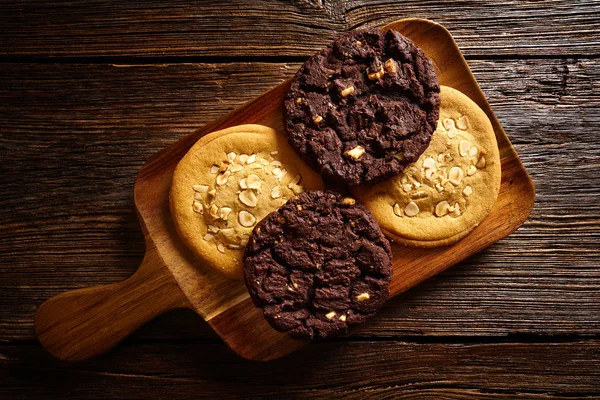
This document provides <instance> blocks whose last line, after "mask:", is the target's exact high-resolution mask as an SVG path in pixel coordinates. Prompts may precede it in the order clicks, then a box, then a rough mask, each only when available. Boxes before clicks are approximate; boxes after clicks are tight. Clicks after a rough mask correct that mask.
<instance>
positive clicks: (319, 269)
mask: <svg viewBox="0 0 600 400" xmlns="http://www.w3.org/2000/svg"><path fill="white" fill-rule="evenodd" d="M391 262H392V254H391V249H390V245H389V242H388V241H387V239H386V238H385V237H384V236H383V234H382V233H381V230H380V229H379V227H378V226H377V223H376V222H375V220H374V219H373V217H372V216H371V214H370V213H369V211H368V210H367V209H366V208H365V207H363V206H362V205H360V204H358V203H357V202H356V201H355V200H354V199H353V198H350V197H342V196H340V195H339V194H337V193H335V192H331V191H325V192H322V191H312V192H305V193H302V194H300V195H299V196H298V197H296V198H293V199H291V200H290V201H288V202H287V203H286V204H285V205H284V206H283V207H281V208H280V209H278V210H277V211H274V212H273V213H271V214H269V215H268V216H267V217H266V218H264V219H263V220H262V221H261V222H260V223H258V224H257V225H256V227H255V228H254V231H253V233H252V236H251V237H250V241H249V243H248V246H247V247H246V253H245V255H244V275H245V281H246V286H247V287H248V291H249V292H250V297H251V298H252V300H253V301H254V304H255V305H256V306H257V307H260V308H262V309H263V313H264V316H265V318H266V320H267V321H268V322H269V323H270V324H271V326H273V328H275V329H277V330H279V331H283V332H288V333H289V334H290V335H291V336H292V337H295V338H300V339H322V338H326V337H331V336H335V335H339V334H342V333H345V332H346V331H347V329H348V325H351V324H355V323H359V322H363V321H365V320H366V319H368V318H369V317H371V316H372V315H374V314H375V312H376V311H377V310H378V309H379V308H380V307H381V305H382V304H383V303H384V302H385V300H386V299H387V297H388V294H389V288H388V285H389V282H390V279H391V276H392V263H391Z"/></svg>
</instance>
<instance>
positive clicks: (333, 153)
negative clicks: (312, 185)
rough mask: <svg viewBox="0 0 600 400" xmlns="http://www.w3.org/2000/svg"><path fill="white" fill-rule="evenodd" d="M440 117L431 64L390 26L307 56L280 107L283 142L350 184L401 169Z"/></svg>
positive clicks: (381, 177) (418, 150) (349, 36)
mask: <svg viewBox="0 0 600 400" xmlns="http://www.w3.org/2000/svg"><path fill="white" fill-rule="evenodd" d="M438 114H439V84H438V79H437V75H436V73H435V70H434V68H433V64H432V62H431V60H430V59H429V58H427V57H426V56H425V54H424V53H423V51H422V50H421V49H420V48H419V47H417V46H416V45H415V44H414V43H413V42H412V41H411V40H409V39H407V38H406V37H404V36H402V35H401V34H400V33H398V32H396V31H392V30H388V31H380V30H377V29H371V30H361V31H354V32H351V33H349V34H346V35H344V36H342V37H340V38H338V39H337V40H336V41H335V42H333V43H332V44H331V45H329V46H328V47H326V48H325V49H323V50H322V51H320V52H319V53H317V54H315V55H314V56H313V57H311V58H310V59H309V60H308V61H307V62H306V63H305V64H304V65H303V66H302V67H301V68H300V70H299V71H298V72H297V73H296V75H295V77H294V79H293V81H292V84H291V87H290V90H289V91H288V93H287V95H286V99H285V104H284V127H285V130H286V132H287V134H288V135H289V137H290V143H291V144H292V146H294V148H295V149H296V150H297V151H298V152H299V153H300V154H301V155H302V156H303V158H304V159H305V160H306V161H307V162H309V163H310V164H311V165H312V166H313V167H315V168H317V169H318V170H319V171H320V172H321V174H322V175H323V176H324V177H325V178H327V179H330V180H334V181H343V182H345V183H347V184H349V185H358V184H363V183H376V182H380V181H382V180H384V179H386V178H389V177H391V176H393V175H397V174H398V173H400V172H401V171H402V170H403V169H404V167H405V166H406V165H408V164H410V163H411V162H414V161H416V160H417V159H418V157H419V156H420V155H421V153H422V152H423V151H424V150H425V148H427V145H428V144H429V140H430V138H431V134H432V133H433V131H434V130H435V127H436V122H437V119H438Z"/></svg>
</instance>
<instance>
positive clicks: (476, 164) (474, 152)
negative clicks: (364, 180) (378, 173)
mask: <svg viewBox="0 0 600 400" xmlns="http://www.w3.org/2000/svg"><path fill="white" fill-rule="evenodd" d="M440 97H441V108H440V119H439V122H438V127H437V129H436V131H435V132H434V134H433V136H432V139H431V143H430V145H429V147H428V148H427V150H425V152H424V153H423V154H422V155H421V156H420V158H419V159H418V160H417V161H416V162H414V163H412V164H410V165H409V166H407V168H406V169H405V170H404V172H403V173H402V174H400V175H398V176H396V177H394V178H392V179H390V180H388V181H386V182H382V183H380V184H377V185H365V186H363V187H356V188H353V189H352V193H353V195H354V196H356V198H357V199H359V200H360V201H361V202H362V203H363V204H364V205H365V206H366V207H367V208H368V209H369V210H371V212H372V213H373V215H374V216H375V219H376V220H377V221H378V222H379V224H380V225H381V227H382V230H383V231H384V232H385V234H386V235H387V236H388V237H389V238H391V239H393V240H394V241H395V242H398V243H403V244H406V245H410V246H417V247H435V246H444V245H449V244H452V243H455V242H457V241H458V240H460V239H462V238H463V237H464V236H466V235H467V234H468V233H469V232H470V231H471V230H473V229H474V228H475V227H476V226H477V225H478V224H479V223H480V222H481V221H483V219H484V218H485V217H486V215H488V213H489V212H490V211H491V210H492V207H493V206H494V203H495V202H496V199H497V197H498V192H499V190H500V179H501V170H500V155H499V153H498V144H497V143H496V136H495V134H494V129H493V128H492V124H491V123H490V121H489V119H488V117H487V116H486V115H485V113H484V112H483V110H481V108H479V106H477V104H475V102H473V101H472V100H471V99H470V98H468V97H467V96H466V95H464V94H462V93H461V92H459V91H458V90H455V89H452V88H449V87H445V86H442V87H441V92H440Z"/></svg>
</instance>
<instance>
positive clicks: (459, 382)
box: [0, 340, 600, 399]
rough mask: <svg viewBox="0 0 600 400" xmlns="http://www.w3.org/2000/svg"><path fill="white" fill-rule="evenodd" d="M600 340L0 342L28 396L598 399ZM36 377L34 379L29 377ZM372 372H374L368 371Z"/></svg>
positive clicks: (15, 393)
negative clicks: (278, 346)
mask: <svg viewBox="0 0 600 400" xmlns="http://www.w3.org/2000/svg"><path fill="white" fill-rule="evenodd" d="M599 362H600V342H599V341H598V340H586V341H577V340H576V341H570V342H562V343H470V344H463V343H414V342H405V341H364V342H355V341H341V342H332V343H321V344H314V345H312V346H307V347H305V348H303V349H301V350H299V351H297V352H296V353H293V354H291V355H289V356H287V357H285V358H283V359H279V360H276V361H274V362H269V363H253V362H249V361H245V360H243V359H241V358H239V357H237V356H236V355H235V354H233V353H231V352H229V351H228V350H227V348H226V346H225V345H223V344H220V343H215V342H185V343H137V344H125V345H123V346H121V348H120V349H119V351H118V352H117V351H113V352H110V353H108V354H107V355H106V356H104V357H102V358H100V359H97V360H95V361H90V362H87V363H84V364H75V365H73V364H65V363H60V362H57V361H56V360H53V359H51V358H49V357H48V356H47V355H42V356H40V352H39V348H38V347H37V345H21V346H15V345H8V346H1V347H0V368H2V367H4V366H7V365H9V366H10V371H9V373H8V374H7V376H6V378H5V380H4V385H5V389H4V391H3V392H4V393H6V395H8V396H10V398H11V399H18V398H20V396H19V395H20V394H21V392H20V391H19V390H18V389H19V388H20V387H23V386H24V385H29V386H30V390H31V392H35V393H36V394H37V395H38V396H39V397H38V398H41V397H43V398H57V397H60V398H63V399H64V398H96V399H121V398H123V397H124V394H127V393H130V394H134V395H135V397H136V398H150V397H151V398H171V397H176V398H198V397H202V398H211V399H235V398H273V399H281V397H282V394H285V395H286V396H287V397H291V398H298V397H302V398H305V397H306V398H315V399H323V398H328V399H329V398H350V399H364V398H377V399H379V398H390V399H391V398H393V399H396V398H414V399H423V398H436V399H439V398H445V399H466V398H484V399H502V398H504V399H505V398H526V399H529V398H538V399H540V398H541V399H560V398H566V397H570V398H573V397H575V398H586V396H589V398H597V397H596V396H595V395H594V394H597V392H596V391H597V389H598V379H600V371H599V370H598V368H597V365H598V363H599ZM34 375H35V376H37V379H35V380H32V379H31V376H34ZM367 377H368V378H367Z"/></svg>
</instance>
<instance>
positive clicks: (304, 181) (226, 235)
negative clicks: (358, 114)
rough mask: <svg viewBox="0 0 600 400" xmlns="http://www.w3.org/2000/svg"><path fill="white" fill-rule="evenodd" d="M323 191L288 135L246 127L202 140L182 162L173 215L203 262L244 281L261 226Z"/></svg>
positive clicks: (173, 194)
mask: <svg viewBox="0 0 600 400" xmlns="http://www.w3.org/2000/svg"><path fill="white" fill-rule="evenodd" d="M321 188H323V182H322V180H321V178H320V177H319V176H318V175H317V174H316V173H315V172H314V171H313V170H311V169H310V168H309V167H308V166H307V165H306V164H305V163H304V162H303V161H302V160H300V158H299V157H298V156H297V155H296V153H295V152H294V150H293V149H292V148H291V147H290V145H289V144H288V143H287V142H286V139H285V136H284V135H281V134H279V133H277V132H276V131H275V130H273V129H271V128H268V127H265V126H261V125H240V126H235V127H232V128H228V129H225V130H222V131H217V132H213V133H210V134H208V135H206V136H204V137H202V138H201V139H200V140H198V142H196V144H195V145H194V146H193V147H192V148H191V149H190V151H189V152H188V153H187V154H186V155H185V156H184V157H183V158H182V159H181V161H180V162H179V164H178V165H177V168H176V169H175V172H174V174H173V183H172V186H171V195H170V205H171V213H172V215H173V220H174V222H175V227H176V228H177V232H178V233H179V236H180V237H181V239H182V240H183V242H184V243H185V244H186V245H187V246H188V247H189V248H190V249H191V250H192V251H193V252H194V254H195V255H196V257H197V258H198V259H199V260H200V261H202V262H203V263H205V264H206V265H208V266H209V267H211V268H213V269H215V270H217V271H219V272H221V273H222V274H224V275H226V276H227V277H229V278H233V279H242V278H243V267H242V255H243V251H244V247H245V246H246V243H247V242H248V237H249V236H250V233H251V232H252V229H253V228H254V226H255V225H256V223H258V222H259V221H260V220H261V219H263V218H264V217H265V216H266V215H267V214H269V213H270V212H272V211H273V210H276V209H277V208H279V207H280V206H282V205H283V204H285V202H286V201H287V200H288V199H290V198H292V197H294V196H296V195H297V194H299V193H302V192H303V191H304V190H310V189H321Z"/></svg>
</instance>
